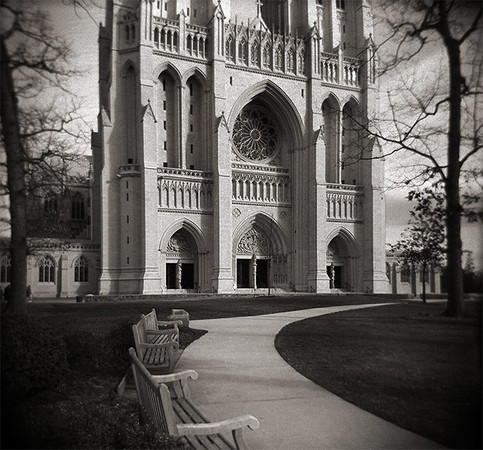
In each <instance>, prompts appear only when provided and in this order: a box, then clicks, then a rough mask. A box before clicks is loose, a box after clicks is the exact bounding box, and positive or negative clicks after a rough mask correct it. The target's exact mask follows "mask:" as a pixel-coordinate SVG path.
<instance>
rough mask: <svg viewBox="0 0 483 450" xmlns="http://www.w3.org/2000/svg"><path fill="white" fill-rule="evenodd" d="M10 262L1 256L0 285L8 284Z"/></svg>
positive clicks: (6, 257)
mask: <svg viewBox="0 0 483 450" xmlns="http://www.w3.org/2000/svg"><path fill="white" fill-rule="evenodd" d="M11 267H12V260H11V259H10V258H9V257H8V256H3V257H2V259H1V260H0V283H10V274H11Z"/></svg>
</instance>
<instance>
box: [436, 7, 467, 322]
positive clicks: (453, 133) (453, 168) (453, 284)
mask: <svg viewBox="0 0 483 450" xmlns="http://www.w3.org/2000/svg"><path fill="white" fill-rule="evenodd" d="M441 9H442V10H445V8H444V7H442V8H441ZM445 18H446V21H443V22H444V23H445V24H446V26H447V25H448V22H447V17H446V16H445ZM441 34H442V36H443V39H444V40H445V44H446V48H447V51H448V61H449V75H450V78H449V79H450V92H449V129H448V172H447V177H446V183H445V193H446V207H447V210H446V233H447V236H446V239H447V259H448V261H447V264H448V274H450V276H451V279H448V303H447V306H446V311H445V312H444V315H447V316H452V317H458V316H461V315H462V314H463V271H462V267H461V252H462V244H461V211H462V208H461V203H460V193H459V189H460V186H459V178H460V160H459V159H460V139H461V89H462V86H463V83H462V82H463V78H462V76H461V59H460V48H459V43H458V42H457V41H456V40H454V39H453V38H452V37H451V34H450V32H449V29H446V30H445V29H443V31H442V33H441Z"/></svg>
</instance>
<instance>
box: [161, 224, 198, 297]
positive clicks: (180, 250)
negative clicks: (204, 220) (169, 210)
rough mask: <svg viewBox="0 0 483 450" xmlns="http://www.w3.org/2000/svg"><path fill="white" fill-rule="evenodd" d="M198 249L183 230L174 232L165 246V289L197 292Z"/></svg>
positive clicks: (188, 234)
mask: <svg viewBox="0 0 483 450" xmlns="http://www.w3.org/2000/svg"><path fill="white" fill-rule="evenodd" d="M197 265H198V249H197V246H196V242H195V240H194V239H193V237H192V236H191V234H190V233H189V231H188V230H186V229H185V228H181V229H179V230H178V231H176V232H175V233H174V234H173V235H172V236H171V238H170V239H169V241H168V244H167V246H166V288H167V289H190V290H193V289H195V290H197V289H198V285H199V280H198V276H197Z"/></svg>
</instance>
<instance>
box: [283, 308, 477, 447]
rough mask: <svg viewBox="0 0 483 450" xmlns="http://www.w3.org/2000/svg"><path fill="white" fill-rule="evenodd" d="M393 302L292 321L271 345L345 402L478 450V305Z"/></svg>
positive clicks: (451, 444)
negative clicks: (454, 313) (449, 308)
mask: <svg viewBox="0 0 483 450" xmlns="http://www.w3.org/2000/svg"><path fill="white" fill-rule="evenodd" d="M465 306H466V314H467V316H466V317H465V318H463V319H459V320H455V319H452V318H447V317H443V316H441V315H440V314H441V312H442V311H443V310H444V305H442V304H438V303H430V304H427V305H423V304H420V303H413V302H411V303H408V304H397V305H391V306H379V307H377V308H371V309H367V310H366V309H361V310H355V311H348V312H342V313H337V314H330V315H326V316H319V317H315V318H310V319H306V320H303V321H300V322H295V323H292V324H290V325H288V326H286V327H285V328H284V329H282V330H281V332H280V333H279V335H278V336H277V338H276V342H275V344H276V347H277V350H278V351H279V353H280V354H281V355H282V357H283V358H284V359H285V360H286V361H287V362H288V363H289V364H290V365H291V366H293V367H294V368H295V369H296V370H297V371H299V372H300V373H301V374H303V375H304V376H306V377H307V378H309V379H311V380H312V381H314V382H315V383H317V384H319V385H320V386H323V387H324V388H326V389H327V390H329V391H331V392H333V393H335V394H337V395H338V396H340V397H342V398H344V399H345V400H347V401H349V402H351V403H354V404H355V405H357V406H359V407H361V408H363V409H365V410H367V411H370V412H372V413H373V414H375V415H377V416H379V417H382V418H384V419H386V420H388V421H390V422H392V423H395V424H398V425H400V426H402V427H404V428H406V429H409V430H411V431H414V432H415V433H418V434H420V435H423V436H426V437H428V438H430V439H433V440H435V441H437V442H440V443H442V444H444V445H447V446H449V447H452V448H481V419H482V416H481V411H482V409H481V407H482V390H481V383H482V369H481V359H482V353H481V352H482V341H481V302H477V301H473V302H469V301H467V302H466V305H465Z"/></svg>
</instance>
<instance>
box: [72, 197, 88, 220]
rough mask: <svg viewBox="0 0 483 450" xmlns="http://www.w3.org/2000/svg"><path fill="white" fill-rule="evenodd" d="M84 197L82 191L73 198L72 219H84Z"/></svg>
mask: <svg viewBox="0 0 483 450" xmlns="http://www.w3.org/2000/svg"><path fill="white" fill-rule="evenodd" d="M84 206H85V205H84V197H83V196H82V194H81V193H80V192H77V193H76V194H75V195H74V197H73V198H72V208H71V217H72V220H84V217H85V207H84Z"/></svg>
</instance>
